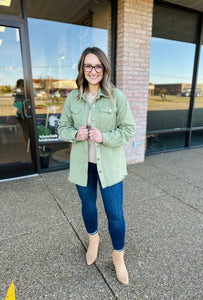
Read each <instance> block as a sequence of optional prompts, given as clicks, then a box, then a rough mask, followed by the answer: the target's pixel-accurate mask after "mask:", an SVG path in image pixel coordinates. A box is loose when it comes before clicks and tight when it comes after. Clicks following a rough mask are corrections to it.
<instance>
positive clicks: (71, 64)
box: [27, 0, 111, 162]
mask: <svg viewBox="0 0 203 300" xmlns="http://www.w3.org/2000/svg"><path fill="white" fill-rule="evenodd" d="M48 3H49V5H48ZM109 3H110V2H109V1H108V0H106V1H88V2H86V1H74V2H73V1H67V0H66V1H60V4H59V1H51V5H50V1H45V2H41V1H28V3H27V5H28V16H29V18H28V28H29V37H30V50H31V63H32V76H33V87H34V101H35V112H36V121H37V131H38V142H39V145H40V146H43V147H41V150H42V151H43V149H44V150H45V148H47V147H48V148H51V147H50V146H49V145H50V143H56V142H62V141H60V139H59V136H58V132H57V127H58V122H59V119H60V115H61V112H62V109H63V105H64V102H65V99H66V97H67V95H68V94H69V93H70V92H71V91H72V90H73V89H75V88H76V81H75V80H76V77H77V73H78V70H77V66H78V62H79V58H80V55H81V53H82V51H83V50H84V49H85V48H87V47H93V46H96V47H99V48H101V49H102V50H103V51H104V52H105V53H106V55H107V56H108V53H110V51H109V49H108V47H109V44H110V43H109V42H108V40H109V26H110V22H109V21H110V16H111V14H110V12H111V11H110V6H109ZM76 4H78V5H76ZM42 19H43V20H42ZM45 146H46V147H45ZM52 150H53V151H55V150H54V148H52V149H51V151H52ZM69 150H70V149H69ZM58 153H62V151H61V152H58ZM67 160H68V156H67ZM57 161H58V162H59V160H57ZM63 161H64V159H63Z"/></svg>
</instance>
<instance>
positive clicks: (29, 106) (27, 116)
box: [23, 99, 32, 119]
mask: <svg viewBox="0 0 203 300" xmlns="http://www.w3.org/2000/svg"><path fill="white" fill-rule="evenodd" d="M26 102H30V99H25V100H24V101H23V111H24V115H25V118H26V119H29V118H32V116H29V115H28V114H27V109H26ZM27 108H28V109H30V108H31V105H28V106H27Z"/></svg>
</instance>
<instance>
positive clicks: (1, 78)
mask: <svg viewBox="0 0 203 300" xmlns="http://www.w3.org/2000/svg"><path fill="white" fill-rule="evenodd" d="M0 39H1V41H2V42H1V46H0V69H1V73H0V147H1V152H0V164H9V163H15V162H28V161H31V153H30V139H29V132H28V124H27V119H26V111H25V110H24V100H25V92H26V91H25V90H24V77H23V68H22V57H21V48H20V38H19V29H17V28H9V27H4V30H1V31H0Z"/></svg>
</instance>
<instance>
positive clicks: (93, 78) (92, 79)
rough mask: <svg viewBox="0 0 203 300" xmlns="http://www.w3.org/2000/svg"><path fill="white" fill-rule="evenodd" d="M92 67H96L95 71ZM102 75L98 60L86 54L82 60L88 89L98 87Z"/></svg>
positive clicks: (93, 55) (101, 67)
mask: <svg viewBox="0 0 203 300" xmlns="http://www.w3.org/2000/svg"><path fill="white" fill-rule="evenodd" d="M92 67H96V69H95V68H92ZM96 70H97V71H96ZM103 73H104V72H103V66H102V63H101V61H100V60H99V58H98V57H97V56H96V55H95V54H92V53H89V54H87V55H86V56H85V60H84V75H85V79H86V80H87V82H88V85H89V87H90V86H94V87H96V86H98V87H99V86H100V82H101V80H102V78H103Z"/></svg>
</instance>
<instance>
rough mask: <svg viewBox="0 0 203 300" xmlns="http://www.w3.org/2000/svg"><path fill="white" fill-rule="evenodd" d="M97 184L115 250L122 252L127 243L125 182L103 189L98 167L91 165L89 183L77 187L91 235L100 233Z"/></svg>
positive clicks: (87, 228)
mask: <svg viewBox="0 0 203 300" xmlns="http://www.w3.org/2000/svg"><path fill="white" fill-rule="evenodd" d="M97 182H99V187H100V191H101V195H102V199H103V203H104V209H105V212H106V215H107V219H108V229H109V233H110V236H111V241H112V244H113V248H114V250H117V251H122V250H123V248H124V243H125V220H124V216H123V182H122V181H121V182H119V183H117V184H114V185H112V186H109V187H106V188H102V186H101V182H100V179H99V176H98V172H97V165H96V164H93V163H89V165H88V182H87V186H86V187H83V186H80V185H76V187H77V191H78V194H79V197H80V199H81V202H82V216H83V220H84V224H85V227H86V230H87V232H88V233H89V234H92V235H93V234H96V233H97V232H98V216H97V206H96V201H97Z"/></svg>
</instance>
